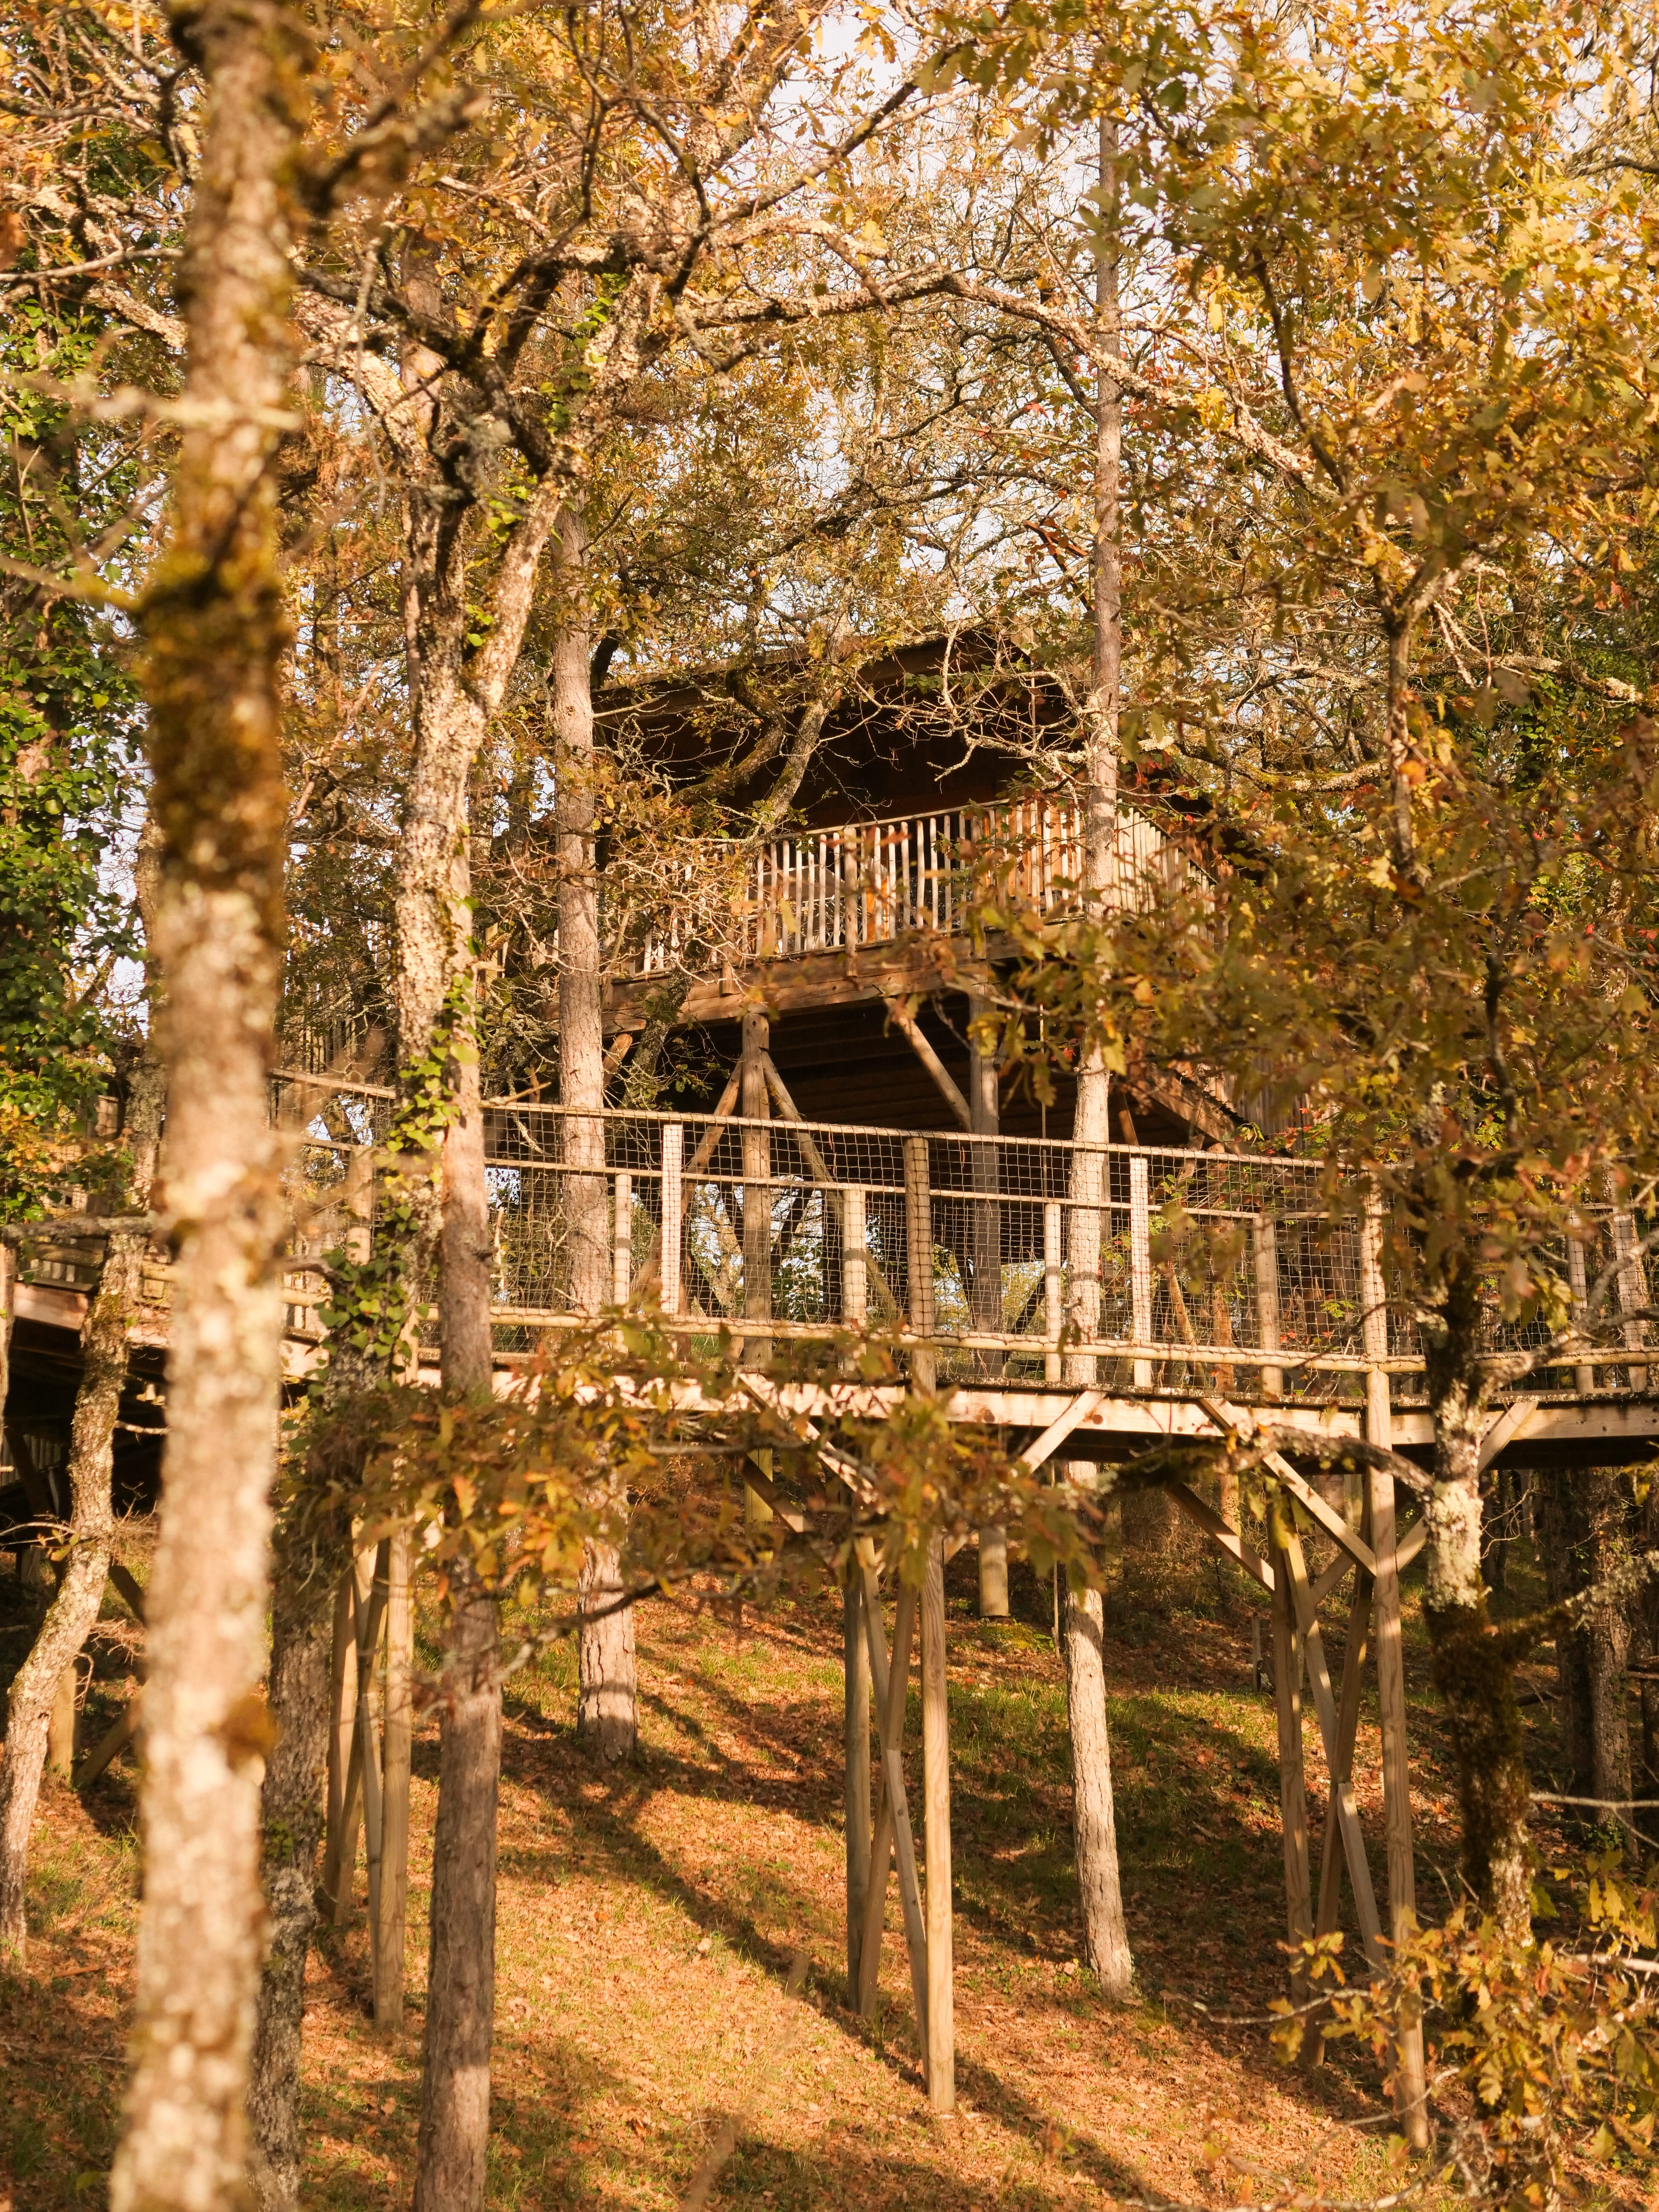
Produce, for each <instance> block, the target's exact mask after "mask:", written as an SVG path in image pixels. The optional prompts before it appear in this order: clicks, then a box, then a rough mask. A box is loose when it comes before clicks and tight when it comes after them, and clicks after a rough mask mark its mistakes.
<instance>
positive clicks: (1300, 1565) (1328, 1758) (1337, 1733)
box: [1279, 1528, 1383, 1973]
mask: <svg viewBox="0 0 1659 2212" xmlns="http://www.w3.org/2000/svg"><path fill="white" fill-rule="evenodd" d="M1279 1557H1280V1559H1283V1561H1284V1562H1285V1571H1286V1573H1287V1574H1288V1576H1289V1577H1290V1589H1291V1601H1292V1603H1293V1605H1294V1606H1295V1608H1296V1620H1297V1628H1298V1629H1299V1630H1300V1632H1301V1636H1302V1649H1303V1652H1304V1656H1305V1657H1306V1659H1307V1662H1308V1680H1309V1681H1310V1684H1311V1685H1312V1686H1313V1694H1314V1711H1315V1713H1316V1715H1317V1717H1318V1720H1319V1733H1320V1736H1321V1738H1322V1741H1323V1742H1324V1746H1325V1765H1326V1767H1327V1769H1328V1772H1329V1774H1330V1778H1331V1806H1332V1810H1333V1812H1334V1814H1335V1816H1336V1820H1337V1822H1338V1825H1339V1826H1340V1828H1341V1831H1342V1848H1343V1850H1344V1851H1345V1852H1346V1856H1347V1861H1348V1880H1349V1881H1350V1882H1351V1883H1352V1886H1353V1898H1354V1907H1355V1910H1356V1911H1357V1912H1358V1916H1359V1936H1360V1941H1361V1942H1363V1943H1364V1946H1365V1956H1366V1958H1367V1960H1369V1961H1370V1967H1371V1971H1372V1972H1373V1973H1381V1972H1382V1971H1383V1923H1382V1922H1381V1920H1379V1918H1378V1917H1377V1911H1376V1893H1375V1891H1374V1890H1373V1889H1372V1887H1371V1870H1370V1864H1369V1863H1368V1861H1367V1860H1366V1857H1365V1836H1364V1830H1363V1829H1362V1828H1361V1826H1360V1825H1359V1808H1358V1805H1357V1803H1356V1802H1355V1800H1354V1794H1353V1779H1352V1774H1351V1773H1350V1772H1349V1771H1347V1770H1348V1768H1349V1766H1350V1765H1351V1764H1352V1754H1350V1758H1349V1759H1346V1760H1345V1759H1344V1758H1343V1754H1342V1739H1341V1729H1340V1725H1339V1722H1338V1716H1337V1710H1336V1699H1335V1698H1334V1696H1333V1695H1332V1693H1331V1676H1330V1669H1329V1668H1328V1666H1327V1664H1326V1662H1325V1640H1324V1638H1323V1637H1322V1635H1321V1634H1320V1632H1319V1616H1318V1614H1317V1613H1316V1612H1315V1611H1314V1607H1313V1595H1312V1592H1311V1591H1310V1589H1309V1587H1308V1568H1307V1563H1306V1561H1305V1560H1304V1558H1303V1556H1302V1539H1301V1538H1300V1537H1299V1536H1298V1535H1297V1534H1296V1532H1295V1530H1294V1529H1293V1528H1286V1530H1285V1534H1284V1538H1283V1541H1282V1543H1281V1547H1280V1550H1279ZM1354 1696H1355V1699H1356V1701H1357V1700H1358V1687H1357V1686H1356V1689H1355V1692H1354ZM1356 1711H1358V1705H1357V1703H1356Z"/></svg>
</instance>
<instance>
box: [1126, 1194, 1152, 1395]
mask: <svg viewBox="0 0 1659 2212" xmlns="http://www.w3.org/2000/svg"><path fill="white" fill-rule="evenodd" d="M1129 1309H1130V1313H1131V1315H1132V1316H1133V1320H1132V1325H1131V1329H1130V1334H1131V1335H1132V1336H1133V1340H1134V1341H1135V1342H1136V1343H1137V1344H1150V1343H1151V1342H1152V1180H1151V1172H1150V1170H1149V1168H1148V1166H1147V1162H1146V1154H1145V1152H1132V1153H1131V1154H1130V1156H1129ZM1134 1374H1135V1388H1136V1389H1137V1390H1150V1389H1152V1361H1151V1360H1150V1359H1137V1360H1136V1362H1135V1363H1134Z"/></svg>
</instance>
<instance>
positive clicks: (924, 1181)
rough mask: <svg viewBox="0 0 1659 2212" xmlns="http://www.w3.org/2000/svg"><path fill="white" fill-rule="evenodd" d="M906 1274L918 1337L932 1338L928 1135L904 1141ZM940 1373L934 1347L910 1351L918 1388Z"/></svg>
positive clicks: (925, 1386) (927, 1385)
mask: <svg viewBox="0 0 1659 2212" xmlns="http://www.w3.org/2000/svg"><path fill="white" fill-rule="evenodd" d="M904 1273H905V1279H906V1282H907V1285H908V1290H909V1300H910V1326H911V1328H913V1329H915V1332H916V1334H917V1335H918V1336H921V1337H930V1336H932V1334H933V1192H932V1188H931V1186H930V1184H929V1182H928V1172H927V1138H926V1137H907V1138H906V1139H905V1140H904ZM936 1373H937V1367H936V1364H935V1360H934V1355H933V1346H931V1345H927V1344H922V1345H918V1346H917V1347H916V1349H915V1351H914V1352H912V1353H911V1354H910V1374H911V1378H912V1380H913V1381H914V1382H915V1385H916V1387H917V1389H921V1390H931V1389H933V1382H934V1377H935V1375H936Z"/></svg>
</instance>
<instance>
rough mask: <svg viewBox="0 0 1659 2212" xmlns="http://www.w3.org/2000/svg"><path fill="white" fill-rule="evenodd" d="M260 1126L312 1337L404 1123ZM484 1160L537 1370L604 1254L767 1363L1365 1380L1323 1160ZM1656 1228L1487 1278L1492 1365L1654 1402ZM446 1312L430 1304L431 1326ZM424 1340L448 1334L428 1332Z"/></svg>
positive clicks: (356, 1103)
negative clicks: (931, 1359) (873, 1341)
mask: <svg viewBox="0 0 1659 2212" xmlns="http://www.w3.org/2000/svg"><path fill="white" fill-rule="evenodd" d="M273 1107H274V1110H275V1111H276V1114H277V1115H278V1118H279V1120H280V1121H282V1122H283V1125H284V1126H285V1127H286V1128H287V1129H288V1130H289V1133H290V1139H291V1141H290V1145H289V1149H288V1152H287V1154H286V1165H285V1167H284V1170H283V1176H284V1183H285V1188H286V1194H287V1197H288V1200H289V1207H290V1218H291V1220H292V1224H293V1228H292V1232H291V1236H290V1240H289V1269H288V1272H287V1274H286V1276H285V1304H286V1325H287V1327H288V1328H289V1333H290V1334H294V1335H295V1336H296V1337H309V1338H312V1339H313V1340H314V1339H316V1338H317V1337H319V1335H320V1334H321V1330H320V1328H319V1321H318V1314H319V1309H320V1308H321V1307H322V1306H323V1305H324V1304H326V1303H327V1301H328V1299H329V1298H330V1297H331V1296H332V1295H333V1291H332V1290H331V1279H330V1276H329V1274H328V1273H327V1272H326V1269H325V1268H324V1267H319V1265H318V1264H317V1263H319V1262H324V1261H327V1263H328V1267H335V1266H336V1265H337V1261H338V1259H339V1258H340V1257H341V1256H343V1257H344V1258H345V1259H346V1260H348V1261H353V1260H356V1261H362V1260H366V1259H367V1258H368V1256H369V1255H370V1252H371V1250H372V1249H373V1246H374V1239H375V1237H376V1235H377V1233H379V1232H378V1231H377V1223H382V1222H383V1218H384V1214H385V1190H386V1173H387V1165H386V1152H385V1150H384V1147H385V1144H386V1139H387V1137H388V1133H389V1131H390V1128H391V1116H392V1101H391V1098H390V1096H389V1094H385V1093H381V1092H376V1091H366V1090H362V1089H353V1088H349V1087H348V1086H346V1085H343V1084H340V1083H338V1082H336V1081H334V1080H333V1079H317V1078H311V1077H307V1076H300V1077H287V1076H285V1077H284V1078H283V1079H279V1080H278V1081H277V1082H276V1084H275V1085H274V1086H273ZM573 1130H574V1140H573ZM485 1148H486V1157H487V1161H488V1167H487V1176H488V1183H489V1201H490V1225H491V1249H492V1256H493V1267H492V1300H493V1304H494V1310H495V1325H496V1330H497V1346H498V1349H500V1350H501V1351H502V1352H524V1353H528V1352H532V1351H533V1350H534V1349H535V1347H536V1346H537V1345H538V1343H539V1342H540V1341H541V1340H542V1338H543V1336H544V1333H545V1331H546V1330H547V1328H549V1327H556V1326H557V1325H558V1324H559V1323H560V1322H562V1321H566V1320H569V1319H572V1318H574V1305H575V1299H574V1291H573V1284H574V1271H573V1260H574V1250H575V1245H576V1243H577V1240H578V1237H579V1236H580V1235H582V1234H586V1235H592V1234H595V1233H599V1234H602V1236H603V1238H604V1242H605V1248H606V1250H605V1282H606V1284H607V1285H608V1287H609V1290H610V1292H611V1297H613V1298H614V1299H615V1300H617V1301H621V1300H623V1299H624V1298H626V1297H629V1296H635V1295H638V1296H644V1297H650V1298H652V1299H654V1300H656V1301H659V1303H660V1304H661V1305H662V1307H663V1308H664V1309H665V1310H666V1312H667V1313H668V1315H669V1316H670V1317H671V1320H672V1321H673V1322H674V1324H675V1326H677V1327H678V1328H681V1329H683V1330H684V1331H685V1332H687V1333H688V1334H691V1335H692V1336H694V1337H695V1336H698V1335H704V1336H707V1337H708V1338H710V1339H713V1338H714V1337H715V1336H717V1335H718V1334H719V1333H720V1331H722V1330H724V1331H726V1332H729V1333H731V1334H734V1335H737V1336H738V1337H741V1338H743V1339H744V1340H747V1342H748V1343H749V1345H750V1349H751V1352H752V1353H753V1355H754V1356H755V1358H757V1359H760V1358H769V1359H771V1360H773V1361H777V1360H793V1361H796V1362H798V1363H799V1364H801V1365H803V1366H804V1367H805V1366H811V1365H812V1364H814V1363H817V1364H820V1365H821V1364H823V1360H824V1359H826V1358H829V1359H835V1358H841V1357H843V1356H844V1354H845V1351H846V1334H847V1332H849V1331H854V1330H860V1329H868V1330H869V1331H872V1332H874V1333H876V1334H880V1335H882V1336H884V1337H885V1338H887V1339H889V1340H902V1339H903V1338H905V1337H907V1336H914V1335H915V1334H917V1333H918V1331H921V1332H925V1333H926V1334H927V1336H928V1337H929V1339H930V1340H931V1341H932V1342H933V1344H934V1346H936V1352H937V1357H936V1368H937V1372H938V1374H939V1379H940V1380H943V1381H949V1380H971V1379H979V1380H988V1379H993V1378H994V1379H997V1380H1000V1381H1001V1382H1004V1383H1008V1384H1011V1385H1013V1384H1018V1383H1036V1382H1049V1383H1054V1382H1057V1381H1060V1380H1061V1379H1062V1378H1063V1379H1064V1380H1066V1381H1067V1382H1070V1383H1077V1382H1079V1381H1087V1380H1091V1379H1092V1380H1093V1381H1094V1382H1096V1383H1098V1384H1100V1385H1102V1386H1104V1387H1107V1388H1110V1389H1123V1390H1142V1391H1147V1390H1150V1391H1153V1392H1160V1391H1162V1392H1168V1393H1175V1394H1177V1395H1178V1394H1182V1393H1193V1392H1197V1391H1203V1392H1206V1393H1207V1392H1212V1391H1217V1390H1218V1391H1221V1392H1223V1393H1224V1394H1225V1395H1235V1396H1238V1397H1247V1398H1252V1399H1255V1401H1259V1402H1260V1401H1267V1402H1272V1401H1274V1400H1278V1399H1297V1400H1304V1401H1308V1400H1311V1401H1326V1400H1331V1399H1334V1398H1338V1397H1346V1398H1352V1397H1354V1396H1356V1395H1358V1394H1359V1392H1360V1390H1361V1389H1362V1387H1363V1385H1362V1381H1361V1377H1362V1376H1363V1372H1364V1368H1365V1366H1366V1364H1367V1353H1366V1331H1365V1328H1364V1322H1365V1316H1364V1311H1363V1310H1362V1302H1361V1291H1360V1285H1361V1279H1362V1270H1361V1260H1360V1252H1361V1213H1362V1203H1363V1200H1362V1194H1361V1193H1359V1192H1358V1190H1356V1191H1355V1192H1354V1193H1353V1194H1352V1203H1351V1204H1350V1203H1349V1198H1348V1194H1346V1193H1342V1194H1339V1199H1338V1202H1337V1203H1336V1204H1335V1205H1333V1204H1332V1203H1331V1201H1330V1198H1329V1194H1328V1192H1327V1190H1326V1188H1325V1187H1324V1185H1323V1184H1322V1180H1321V1176H1320V1171H1319V1169H1318V1166H1317V1164H1316V1163H1313V1162H1309V1161H1297V1160H1285V1159H1273V1158H1261V1157H1256V1156H1249V1155H1241V1154H1228V1153H1222V1152H1178V1151H1169V1152H1159V1151H1152V1150H1147V1149H1146V1148H1142V1147H1133V1146H1118V1145H1107V1146H1101V1147H1099V1148H1089V1147H1085V1146H1076V1145H1073V1144H1069V1143H1065V1142H1061V1141H1059V1140H1054V1141H1048V1140H1043V1139H1024V1138H1010V1137H988V1138H985V1137H969V1136H967V1135H963V1134H961V1133H957V1132H954V1131H952V1132H933V1133H915V1132H907V1131H902V1130H891V1129H879V1128H866V1127H848V1126H843V1125H837V1124H833V1123H800V1122H794V1121H743V1120H740V1119H738V1118H736V1117H732V1118H728V1119H716V1118H715V1117H714V1116H711V1115H670V1114H636V1113H628V1112H623V1111H617V1110H607V1111H605V1113H604V1114H602V1115H586V1116H580V1117H578V1116H574V1115H568V1114H566V1113H565V1112H564V1111H563V1110H562V1109H560V1108H559V1107H557V1106H553V1105H544V1104H540V1103H536V1102H533V1101H526V1100H511V1101H501V1102H495V1103H491V1104H490V1105H489V1107H488V1108H487V1109H486V1113H485ZM572 1154H574V1155H576V1157H574V1158H572V1157H569V1156H570V1155H572ZM601 1161H602V1162H603V1165H602V1167H601V1165H600V1162H601ZM584 1221H585V1222H586V1228H585V1229H584V1228H583V1227H582V1224H583V1222H584ZM596 1225H599V1226H598V1227H597V1228H596ZM1644 1227H1645V1221H1643V1222H1638V1220H1636V1219H1635V1218H1632V1216H1631V1215H1630V1214H1628V1213H1623V1212H1619V1211H1617V1210H1616V1209H1614V1208H1613V1207H1611V1206H1585V1207H1584V1208H1583V1209H1582V1211H1581V1212H1580V1214H1579V1216H1578V1218H1577V1223H1576V1226H1575V1230H1574V1233H1573V1235H1572V1236H1571V1237H1568V1238H1566V1239H1565V1240H1564V1241H1563V1242H1562V1243H1561V1244H1560V1245H1559V1249H1556V1250H1554V1251H1553V1252H1550V1253H1547V1254H1546V1255H1543V1258H1542V1264H1543V1267H1544V1268H1545V1270H1546V1272H1547V1273H1552V1274H1553V1279H1554V1282H1555V1284H1556V1285H1557V1289H1556V1292H1555V1294H1554V1305H1553V1310H1543V1311H1534V1313H1532V1314H1531V1315H1529V1316H1528V1317H1527V1318H1526V1319H1524V1320H1522V1319H1520V1318H1514V1319H1506V1318H1505V1310H1504V1291H1505V1285H1504V1281H1503V1280H1502V1279H1494V1280H1493V1282H1492V1286H1491V1296H1490V1297H1489V1299H1488V1302H1487V1316H1488V1322H1487V1330H1486V1337H1487V1342H1488V1344H1489V1345H1490V1346H1491V1347H1492V1349H1495V1350H1502V1349H1505V1348H1512V1349H1516V1350H1528V1349H1535V1348H1536V1347H1538V1346H1541V1345H1543V1344H1546V1343H1547V1342H1548V1341H1549V1340H1550V1339H1551V1336H1552V1334H1553V1332H1554V1331H1555V1330H1556V1328H1559V1325H1560V1324H1561V1323H1562V1322H1565V1321H1566V1320H1567V1319H1569V1318H1576V1319H1577V1320H1578V1321H1579V1322H1582V1323H1584V1324H1585V1325H1587V1326H1588V1327H1589V1328H1590V1329H1591V1330H1592V1331H1593V1332H1594V1334H1595V1337H1596V1340H1597V1344H1598V1351H1597V1352H1596V1353H1595V1354H1593V1355H1592V1354H1582V1353H1580V1354H1574V1355H1571V1356H1570V1357H1568V1358H1564V1359H1563V1360H1562V1362H1561V1363H1560V1364H1559V1365H1557V1366H1554V1367H1552V1368H1550V1369H1548V1370H1541V1371H1539V1372H1537V1373H1535V1374H1534V1375H1533V1376H1531V1377H1530V1378H1529V1380H1528V1384H1527V1387H1528V1388H1530V1389H1552V1390H1561V1391H1567V1392H1576V1393H1578V1394H1585V1393H1588V1392H1589V1391H1591V1390H1593V1389H1645V1388H1646V1387H1647V1386H1648V1383H1649V1380H1650V1375H1649V1368H1648V1364H1647V1360H1646V1358H1645V1356H1644V1355H1645V1352H1646V1349H1647V1323H1646V1322H1645V1320H1644V1318H1643V1314H1644V1310H1645V1308H1646V1306H1647V1304H1648V1302H1649V1299H1650V1297H1651V1295H1652V1284H1653V1269H1654V1261H1653V1257H1652V1255H1648V1254H1645V1253H1644V1251H1643V1250H1642V1249H1641V1237H1642V1233H1643V1231H1644ZM99 1259H100V1245H99V1241H98V1240H97V1239H96V1238H88V1237H76V1236H74V1235H73V1234H65V1233H64V1232H63V1231H58V1232H57V1233H56V1234H55V1235H53V1236H51V1237H42V1238H41V1239H40V1242H39V1243H37V1244H34V1245H32V1246H26V1247H25V1249H24V1252H23V1254H22V1255H21V1261H22V1264H21V1269H20V1273H21V1275H22V1278H23V1279H25V1280H27V1281H33V1282H36V1283H40V1284H42V1285H46V1284H60V1285H63V1286H64V1287H65V1288H69V1287H76V1288H81V1289H85V1288H89V1287H90V1285H91V1284H92V1282H93V1281H94V1279H95V1277H96V1272H97V1267H98V1262H99ZM308 1263H309V1264H308ZM1411 1272H1412V1271H1411V1270H1409V1269H1408V1270H1407V1273H1411ZM590 1280H591V1278H590ZM435 1294H436V1285H435V1284H433V1283H428V1284H423V1285H421V1287H420V1296H421V1301H422V1303H423V1304H427V1305H428V1306H429V1305H430V1304H431V1301H432V1300H433V1299H434V1298H435ZM152 1295H154V1296H155V1297H156V1299H157V1301H158V1302H161V1301H162V1300H163V1299H164V1297H165V1285H164V1284H163V1283H161V1281H160V1280H159V1279H158V1280H157V1281H155V1282H151V1281H150V1280H149V1279H148V1278H147V1283H146V1297H150V1296H152ZM1515 1302H1516V1293H1515V1292H1513V1291H1512V1292H1511V1297H1510V1304H1511V1305H1512V1306H1513V1305H1514V1304H1515ZM1387 1318H1388V1337H1387V1341H1388V1351H1389V1362H1390V1365H1391V1366H1392V1367H1393V1368H1394V1370H1395V1380H1394V1389H1395V1395H1396V1397H1405V1398H1408V1399H1409V1398H1411V1397H1413V1396H1416V1395H1420V1392H1421V1389H1422V1381H1421V1372H1420V1362H1421V1358H1422V1349H1421V1344H1420V1342H1419V1327H1418V1319H1417V1316H1416V1315H1415V1314H1414V1313H1413V1310H1412V1309H1411V1307H1410V1304H1409V1301H1408V1299H1407V1297H1405V1295H1404V1294H1403V1292H1402V1291H1401V1290H1400V1288H1399V1286H1398V1285H1395V1286H1394V1287H1391V1289H1390V1291H1389V1306H1388V1316H1387ZM422 1337H423V1339H424V1340H426V1341H427V1342H428V1344H430V1342H432V1341H433V1340H435V1328H433V1327H432V1325H431V1323H430V1321H429V1319H428V1321H427V1322H424V1323H423V1325H422ZM1654 1364H1655V1365H1656V1366H1659V1347H1656V1354H1655V1362H1654Z"/></svg>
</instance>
